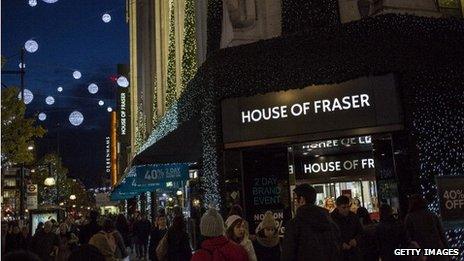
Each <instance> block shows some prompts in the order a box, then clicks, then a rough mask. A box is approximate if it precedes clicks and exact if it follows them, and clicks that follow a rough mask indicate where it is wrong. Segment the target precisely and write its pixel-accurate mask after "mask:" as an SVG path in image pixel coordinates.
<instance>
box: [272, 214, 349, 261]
mask: <svg viewBox="0 0 464 261" xmlns="http://www.w3.org/2000/svg"><path fill="white" fill-rule="evenodd" d="M339 237H340V235H339V231H338V228H337V226H336V225H335V223H334V222H333V221H332V219H331V218H330V214H329V212H328V211H327V210H326V209H324V208H321V207H318V206H315V205H304V206H301V207H299V208H298V209H297V211H296V215H295V218H293V219H292V220H290V221H289V222H288V224H287V226H286V227H285V235H284V240H283V243H282V255H281V259H280V260H282V261H294V260H298V261H299V260H328V261H332V260H339V259H340V250H339V249H340V243H339Z"/></svg>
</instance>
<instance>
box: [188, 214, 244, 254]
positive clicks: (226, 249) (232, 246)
mask: <svg viewBox="0 0 464 261" xmlns="http://www.w3.org/2000/svg"><path fill="white" fill-rule="evenodd" d="M200 232H201V235H203V236H204V237H205V240H204V241H203V243H202V244H201V249H200V250H198V251H197V252H195V254H194V255H193V257H192V259H191V260H192V261H205V260H206V261H209V260H212V261H219V260H221V261H222V260H227V261H247V260H248V254H247V252H246V251H245V249H244V248H243V247H241V246H240V245H238V244H236V243H234V242H232V241H230V240H229V239H227V238H226V237H225V236H224V233H225V231H224V220H223V219H222V217H221V215H219V213H218V212H217V211H216V210H215V209H213V208H211V209H209V210H208V211H207V212H206V213H205V214H204V215H203V217H201V221H200Z"/></svg>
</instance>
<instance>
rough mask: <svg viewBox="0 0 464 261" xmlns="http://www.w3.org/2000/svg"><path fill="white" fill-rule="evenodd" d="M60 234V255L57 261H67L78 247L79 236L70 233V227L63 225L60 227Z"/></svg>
mask: <svg viewBox="0 0 464 261" xmlns="http://www.w3.org/2000/svg"><path fill="white" fill-rule="evenodd" d="M59 230H60V231H59V234H58V255H57V257H56V260H57V261H66V260H68V258H69V255H71V252H72V251H73V250H74V249H75V248H76V247H77V245H78V243H79V239H78V238H77V236H76V235H75V234H74V233H72V232H70V231H69V228H68V225H67V224H66V223H62V224H61V225H60V229H59Z"/></svg>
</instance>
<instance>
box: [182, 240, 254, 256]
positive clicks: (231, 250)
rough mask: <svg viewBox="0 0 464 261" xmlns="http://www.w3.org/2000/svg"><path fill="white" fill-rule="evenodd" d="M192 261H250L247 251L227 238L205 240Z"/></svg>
mask: <svg viewBox="0 0 464 261" xmlns="http://www.w3.org/2000/svg"><path fill="white" fill-rule="evenodd" d="M191 261H248V254H247V252H246V251H245V249H244V248H243V247H241V246H239V245H238V244H236V243H234V242H233V241H231V240H229V239H227V238H226V237H225V236H220V237H213V238H208V239H205V240H204V241H203V242H202V243H201V249H200V250H198V251H197V252H195V254H194V255H193V256H192V259H191Z"/></svg>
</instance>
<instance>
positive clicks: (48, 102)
mask: <svg viewBox="0 0 464 261" xmlns="http://www.w3.org/2000/svg"><path fill="white" fill-rule="evenodd" d="M45 103H46V104H48V105H52V104H54V103H55V98H53V97H52V96H48V97H47V98H45Z"/></svg>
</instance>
